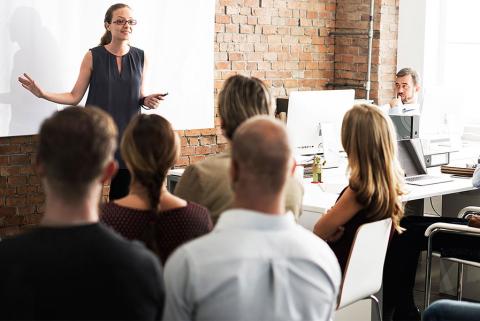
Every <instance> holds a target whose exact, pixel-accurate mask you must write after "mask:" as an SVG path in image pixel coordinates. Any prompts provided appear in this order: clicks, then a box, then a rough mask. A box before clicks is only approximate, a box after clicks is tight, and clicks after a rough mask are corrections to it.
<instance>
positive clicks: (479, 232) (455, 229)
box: [425, 206, 480, 309]
mask: <svg viewBox="0 0 480 321" xmlns="http://www.w3.org/2000/svg"><path fill="white" fill-rule="evenodd" d="M479 213H480V207H475V206H468V207H465V208H463V209H462V210H460V212H459V213H458V217H463V218H467V217H468V216H469V215H472V214H479ZM439 233H448V234H456V235H469V236H474V237H480V228H475V227H470V226H466V225H459V224H451V223H434V224H432V225H430V226H429V227H428V228H427V229H426V230H425V236H426V237H427V238H428V247H427V265H426V272H425V309H426V308H427V307H428V306H429V305H430V295H431V287H432V256H437V257H440V259H442V260H447V261H451V262H456V263H457V264H458V274H457V300H459V301H461V300H462V292H463V266H464V265H465V264H466V265H470V266H475V267H480V262H476V261H470V260H465V259H461V258H456V257H442V256H441V255H440V253H438V252H433V237H434V236H435V235H436V234H439Z"/></svg>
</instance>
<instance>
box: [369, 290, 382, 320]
mask: <svg viewBox="0 0 480 321" xmlns="http://www.w3.org/2000/svg"><path fill="white" fill-rule="evenodd" d="M370 299H371V300H372V301H375V303H376V304H375V306H376V307H377V313H378V320H379V321H382V308H381V307H380V302H379V301H378V299H377V297H376V296H374V295H373V294H372V295H370Z"/></svg>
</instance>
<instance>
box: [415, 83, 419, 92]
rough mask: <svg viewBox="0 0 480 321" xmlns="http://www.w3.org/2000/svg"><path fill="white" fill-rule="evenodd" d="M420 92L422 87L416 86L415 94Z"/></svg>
mask: <svg viewBox="0 0 480 321" xmlns="http://www.w3.org/2000/svg"><path fill="white" fill-rule="evenodd" d="M419 91H420V85H419V84H416V85H415V92H416V93H418V92H419Z"/></svg>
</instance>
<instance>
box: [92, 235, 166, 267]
mask: <svg viewBox="0 0 480 321" xmlns="http://www.w3.org/2000/svg"><path fill="white" fill-rule="evenodd" d="M100 229H101V230H102V233H103V234H104V242H105V244H104V246H105V247H109V248H110V249H111V250H112V251H111V252H110V253H107V252H105V254H106V256H110V258H109V259H112V261H123V262H127V263H128V262H131V263H132V264H134V265H135V264H136V265H139V264H142V263H149V262H150V263H151V262H152V261H156V260H157V259H156V257H155V255H154V254H153V253H152V252H150V251H149V250H148V249H147V248H146V247H145V245H144V244H143V243H141V242H139V241H130V240H127V239H125V238H123V237H122V236H121V235H120V234H118V233H116V232H115V231H113V230H112V229H110V228H108V227H106V226H100ZM112 256H115V257H112ZM133 262H136V263H133Z"/></svg>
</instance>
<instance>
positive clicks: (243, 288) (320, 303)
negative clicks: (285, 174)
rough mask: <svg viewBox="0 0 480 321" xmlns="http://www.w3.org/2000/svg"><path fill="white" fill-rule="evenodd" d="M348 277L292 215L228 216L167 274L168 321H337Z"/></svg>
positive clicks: (238, 212)
mask: <svg viewBox="0 0 480 321" xmlns="http://www.w3.org/2000/svg"><path fill="white" fill-rule="evenodd" d="M340 279H341V272H340V267H339V265H338V261H337V259H336V257H335V255H334V253H333V252H332V250H331V249H330V247H329V246H328V245H327V244H326V243H325V242H324V241H323V240H321V239H320V238H319V237H317V236H315V235H314V234H313V233H311V232H310V231H308V230H306V229H304V228H303V227H301V226H299V225H297V224H296V223H295V220H294V217H293V215H292V214H291V213H289V214H285V215H267V214H262V213H259V212H253V211H249V210H244V209H232V210H228V211H226V212H224V213H223V214H222V215H221V216H220V219H219V221H218V223H217V225H216V226H215V228H214V230H213V231H212V232H211V233H210V234H207V235H205V236H202V237H200V238H198V239H196V240H194V241H192V242H189V243H187V244H186V245H184V246H182V247H180V248H179V249H178V250H177V251H176V252H175V253H174V254H173V255H172V256H171V257H170V258H169V260H168V261H167V263H166V267H165V286H166V302H165V310H164V315H163V319H164V320H222V321H223V320H249V321H250V320H319V321H321V320H325V321H326V320H330V319H331V318H332V316H333V311H334V309H335V307H336V302H337V295H338V288H339V285H340Z"/></svg>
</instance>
